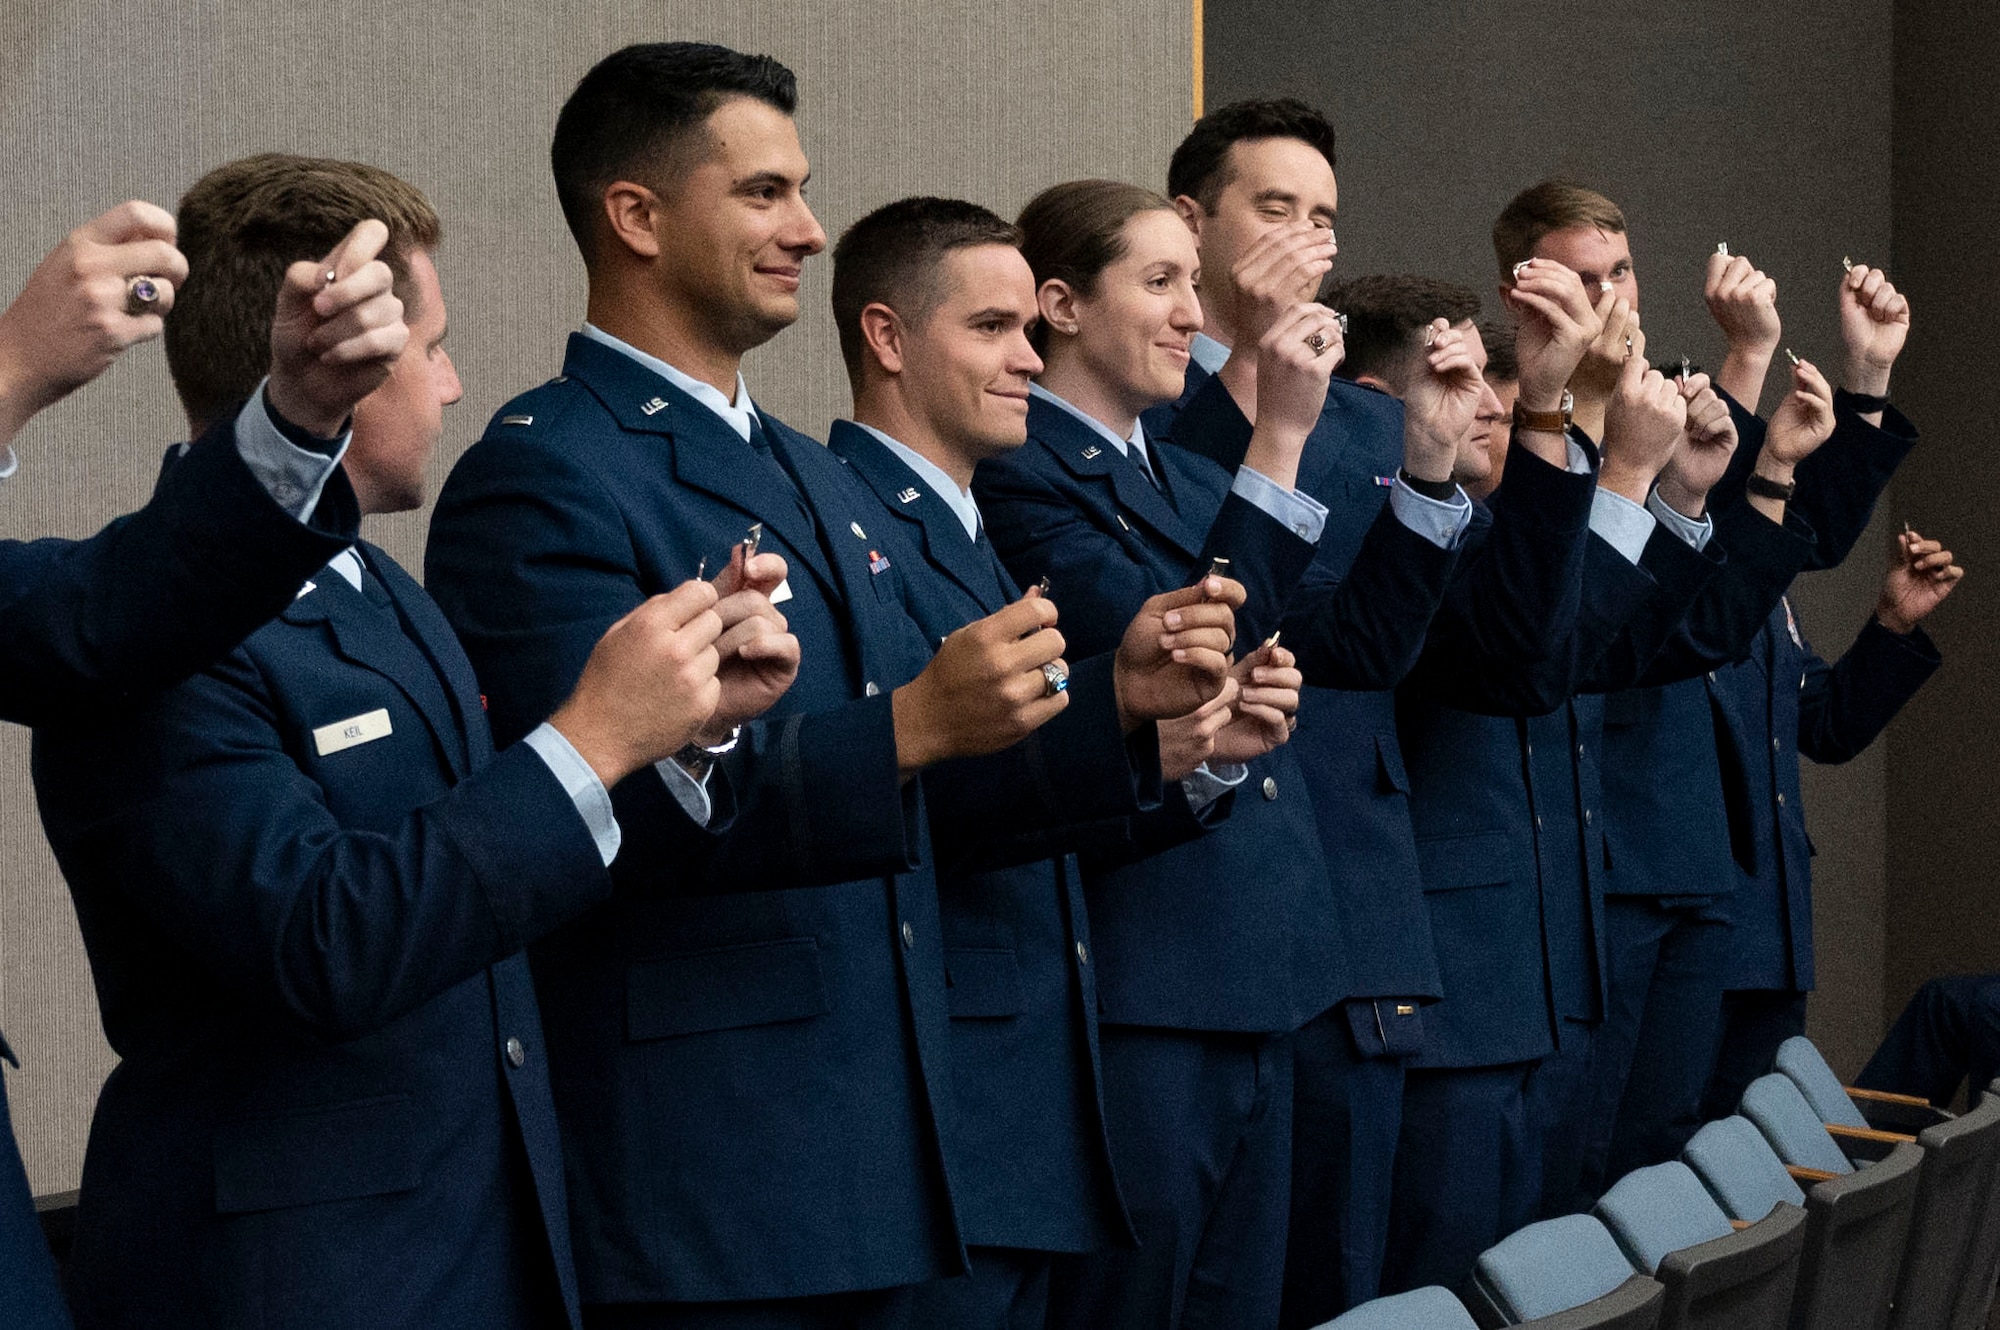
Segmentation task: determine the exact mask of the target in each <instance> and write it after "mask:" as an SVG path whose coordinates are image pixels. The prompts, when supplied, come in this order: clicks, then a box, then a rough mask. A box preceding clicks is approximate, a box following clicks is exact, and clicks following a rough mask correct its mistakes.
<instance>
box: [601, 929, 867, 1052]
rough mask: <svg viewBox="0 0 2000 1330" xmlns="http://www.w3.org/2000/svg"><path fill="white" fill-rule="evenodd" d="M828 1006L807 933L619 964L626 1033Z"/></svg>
mask: <svg viewBox="0 0 2000 1330" xmlns="http://www.w3.org/2000/svg"><path fill="white" fill-rule="evenodd" d="M831 1009H832V1004H831V1003H830V1002H828V1000H827V996H826V977H825V975H824V974H823V973H822V972H821V968H820V957H819V942H818V940H817V939H815V938H810V937H792V938H780V939H777V940H776V941H772V942H750V943H744V944H741V945H739V946H733V947H714V948H711V949H709V950H706V951H688V952H682V953H680V954H679V955H675V956H662V957H660V958H659V959H658V960H651V961H641V962H639V963H637V964H635V965H632V966H631V967H629V968H628V969H627V970H626V972H625V1037H626V1038H627V1039H664V1038H667V1037H668V1036H670V1035H677V1034H698V1033H700V1032H702V1031H704V1030H733V1029H737V1028H739V1027H742V1026H748V1025H774V1024H776V1023H778V1022H780V1021H802V1020H808V1019H810V1018H811V1017H814V1016H821V1015H824V1014H825V1013H826V1012H828V1011H829V1010H831Z"/></svg>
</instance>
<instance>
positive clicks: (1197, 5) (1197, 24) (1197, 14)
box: [1194, 0, 1202, 120]
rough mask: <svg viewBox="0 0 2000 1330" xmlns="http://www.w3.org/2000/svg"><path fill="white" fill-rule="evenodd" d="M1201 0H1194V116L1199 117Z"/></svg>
mask: <svg viewBox="0 0 2000 1330" xmlns="http://www.w3.org/2000/svg"><path fill="white" fill-rule="evenodd" d="M1201 82H1202V67H1201V0H1194V118H1195V119H1197V120H1199V119H1201Z"/></svg>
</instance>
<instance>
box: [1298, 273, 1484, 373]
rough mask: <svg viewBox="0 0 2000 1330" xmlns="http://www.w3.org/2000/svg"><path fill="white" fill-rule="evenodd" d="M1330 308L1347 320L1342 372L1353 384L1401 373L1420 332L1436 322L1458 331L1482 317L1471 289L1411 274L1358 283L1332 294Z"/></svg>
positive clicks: (1357, 279)
mask: <svg viewBox="0 0 2000 1330" xmlns="http://www.w3.org/2000/svg"><path fill="white" fill-rule="evenodd" d="M1326 303H1327V304H1328V305H1331V306H1332V307H1333V308H1335V309H1337V310H1339V311H1340V312H1341V313H1342V314H1345V315H1346V316H1347V333H1346V335H1345V337H1344V339H1343V340H1344V341H1345V342H1346V344H1347V355H1346V357H1345V358H1344V359H1343V360H1342V361H1341V362H1340V373H1341V374H1342V375H1344V376H1346V377H1347V378H1350V379H1358V378H1360V377H1361V376H1362V375H1363V374H1374V375H1378V376H1380V377H1384V378H1387V377H1389V376H1390V375H1393V374H1394V373H1396V372H1397V371H1398V370H1399V369H1400V368H1401V367H1402V364H1403V361H1404V359H1405V357H1407V356H1408V355H1409V354H1410V352H1411V351H1412V350H1414V349H1415V348H1416V333H1417V329H1419V328H1421V327H1423V326H1424V325H1425V324H1427V323H1429V322H1430V321H1431V320H1432V319H1444V320H1446V321H1448V322H1449V323H1451V324H1452V325H1453V326H1456V325H1458V324H1461V323H1464V322H1465V321H1466V320H1468V319H1473V318H1477V317H1478V316H1479V296H1478V294H1477V293H1475V292H1474V291H1472V290H1471V289H1470V288H1468V287H1463V286H1459V285H1457V284H1455V283H1452V282H1441V281H1438V280H1437V279H1436V278H1434V277H1419V276H1416V275H1414V274H1408V273H1396V274H1391V275H1387V276H1379V277H1355V278H1352V279H1350V280H1348V281H1346V282H1343V283H1341V284H1340V285H1339V286H1337V287H1335V288H1334V289H1333V290H1332V291H1330V292H1328V293H1327V296H1326Z"/></svg>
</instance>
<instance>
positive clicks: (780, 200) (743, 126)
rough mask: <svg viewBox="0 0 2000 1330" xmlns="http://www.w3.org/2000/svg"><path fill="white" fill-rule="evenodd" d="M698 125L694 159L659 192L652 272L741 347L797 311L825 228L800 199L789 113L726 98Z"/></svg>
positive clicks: (799, 157) (679, 301)
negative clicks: (804, 276) (701, 144)
mask: <svg viewBox="0 0 2000 1330" xmlns="http://www.w3.org/2000/svg"><path fill="white" fill-rule="evenodd" d="M703 132H704V133H705V134H706V135H707V139H708V142H707V145H706V150H705V153H704V155H703V156H702V158H701V160H700V161H699V162H697V163H696V164H694V165H693V166H691V167H690V168H689V169H688V170H687V172H686V173H685V174H684V175H683V176H682V178H681V179H680V180H679V181H678V182H677V183H676V184H675V185H674V186H673V189H672V192H671V193H670V194H669V195H667V196H665V197H662V198H661V199H660V200H659V205H658V211H657V213H656V216H655V220H654V224H653V227H652V230H653V235H654V237H655V239H656V240H657V242H658V244H659V250H660V254H659V262H658V263H656V264H655V265H654V272H655V274H656V278H657V280H658V282H659V284H660V287H661V293H662V295H663V296H664V297H665V298H666V300H667V301H668V302H669V303H670V304H671V305H673V306H675V307H676V308H679V309H683V310H686V311H689V312H690V314H691V315H692V321H693V322H695V323H697V324H699V325H701V326H702V327H703V328H704V331H705V334H706V336H707V337H708V338H709V339H711V340H712V343H713V344H714V345H716V346H718V347H722V348H725V349H727V350H729V351H731V352H734V353H737V354H741V353H742V352H745V351H748V350H750V349H752V348H753V347H757V346H761V345H763V344H764V343H765V342H766V341H768V340H770V339H771V337H773V336H774V335H776V334H777V333H778V332H779V331H780V330H782V329H784V328H786V327H789V326H790V325H791V324H792V323H794V322H795V321H796V320H797V319H798V317H799V281H800V277H801V270H802V268H803V265H804V263H805V260H806V259H807V258H808V257H810V256H811V255H814V254H817V253H819V252H820V251H821V250H822V249H825V248H826V232H825V231H824V230H823V229H821V227H820V224H819V220H818V219H817V218H815V217H814V216H813V213H812V209H811V208H809V207H807V206H806V200H805V193H804V191H805V183H806V177H807V175H808V173H809V171H808V166H807V162H806V155H805V151H804V149H802V148H801V147H800V146H799V133H798V126H797V125H796V124H795V123H793V120H792V118H791V117H790V116H788V115H786V114H785V113H784V112H783V111H780V110H778V109H777V108H776V107H774V106H770V105H767V104H766V103H764V102H761V101H757V100H755V99H754V98H749V97H735V98H731V99H730V100H728V101H725V102H724V103H723V104H722V105H721V106H719V107H717V108H716V109H715V112H714V114H712V115H710V116H709V118H708V120H707V121H706V122H705V124H704V126H703Z"/></svg>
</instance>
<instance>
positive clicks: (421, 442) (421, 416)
mask: <svg viewBox="0 0 2000 1330" xmlns="http://www.w3.org/2000/svg"><path fill="white" fill-rule="evenodd" d="M409 270H410V292H411V295H412V297H413V302H412V303H413V304H414V305H415V309H414V310H413V311H412V312H411V313H410V314H409V316H408V317H409V322H410V340H409V341H408V342H406V343H404V345H403V353H402V354H401V355H400V356H398V357H396V362H395V364H394V365H392V366H390V369H389V377H388V379H387V380H385V381H384V382H383V384H382V386H381V387H379V388H377V389H376V390H375V391H374V392H372V393H370V394H368V396H366V397H364V398H362V399H361V401H360V402H359V403H357V404H356V405H355V408H354V440H353V442H352V443H351V444H349V446H348V450H347V455H346V457H345V458H344V459H343V465H344V466H345V468H346V470H347V475H348V479H349V480H350V481H351V482H352V483H353V485H354V494H355V497H356V498H357V499H358V500H359V501H360V504H361V511H362V512H364V513H401V512H408V511H409V510H410V509H412V508H420V507H422V506H423V502H424V471H425V468H426V467H427V466H428V465H429V464H430V460H431V454H432V453H434V452H436V451H437V445H438V440H439V439H440V438H442V437H443V436H444V409H445V408H446V407H447V406H450V405H451V404H452V403H453V402H456V401H457V400H458V399H459V398H461V397H463V396H465V389H464V388H463V387H461V386H460V385H459V382H458V368H457V367H456V366H455V365H453V364H452V363H451V356H450V355H449V354H448V353H447V352H446V351H445V349H444V338H445V323H446V321H445V308H444V291H443V290H442V289H441V288H440V287H439V285H438V274H437V266H436V265H435V264H433V263H432V262H431V256H430V255H429V254H427V253H425V252H424V251H423V250H420V249H419V250H414V251H412V252H411V254H410V257H409Z"/></svg>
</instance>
